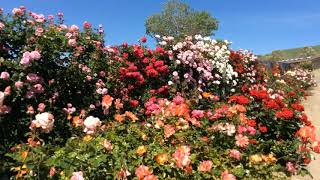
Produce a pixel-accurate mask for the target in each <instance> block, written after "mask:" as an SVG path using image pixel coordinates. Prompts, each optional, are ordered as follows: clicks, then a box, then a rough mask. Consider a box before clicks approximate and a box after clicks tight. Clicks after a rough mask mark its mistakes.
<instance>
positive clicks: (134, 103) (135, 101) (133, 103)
mask: <svg viewBox="0 0 320 180" xmlns="http://www.w3.org/2000/svg"><path fill="white" fill-rule="evenodd" d="M138 105H139V101H137V100H131V101H130V106H131V107H137V106H138Z"/></svg>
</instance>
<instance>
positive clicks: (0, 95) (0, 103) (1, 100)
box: [0, 91, 4, 107]
mask: <svg viewBox="0 0 320 180" xmlns="http://www.w3.org/2000/svg"><path fill="white" fill-rule="evenodd" d="M3 101H4V92H2V91H0V107H1V106H2V105H3Z"/></svg>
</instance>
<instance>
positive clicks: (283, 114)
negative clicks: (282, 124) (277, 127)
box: [276, 108, 294, 119]
mask: <svg viewBox="0 0 320 180" xmlns="http://www.w3.org/2000/svg"><path fill="white" fill-rule="evenodd" d="M293 116H294V113H293V111H292V110H290V109H288V108H282V109H281V111H277V112H276V118H278V119H281V118H282V119H291V118H293Z"/></svg>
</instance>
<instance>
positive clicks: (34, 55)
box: [30, 51, 41, 60]
mask: <svg viewBox="0 0 320 180" xmlns="http://www.w3.org/2000/svg"><path fill="white" fill-rule="evenodd" d="M30 57H31V59H32V60H39V59H40V58H41V55H40V53H39V51H32V52H31V53H30Z"/></svg>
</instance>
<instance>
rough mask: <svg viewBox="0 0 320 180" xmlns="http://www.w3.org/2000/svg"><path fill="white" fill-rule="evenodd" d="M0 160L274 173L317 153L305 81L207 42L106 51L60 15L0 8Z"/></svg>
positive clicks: (77, 173)
mask: <svg viewBox="0 0 320 180" xmlns="http://www.w3.org/2000/svg"><path fill="white" fill-rule="evenodd" d="M0 15H1V17H0V35H1V36H0V59H1V62H0V126H1V127H2V128H1V130H0V131H1V132H0V135H1V136H0V143H1V145H2V146H1V147H0V157H1V158H0V163H1V164H0V165H1V167H2V169H3V171H4V172H6V173H7V174H8V175H10V176H12V177H13V178H14V177H15V178H18V179H19V178H31V179H34V178H38V179H115V178H116V179H139V180H142V179H144V180H148V179H149V180H151V179H186V178H190V179H223V180H227V179H277V178H278V179H281V178H286V177H288V176H291V175H292V174H306V173H308V172H307V170H306V169H305V167H306V165H307V164H308V163H310V161H311V160H312V153H313V152H317V153H319V152H320V143H319V142H320V141H319V140H318V139H317V138H316V136H315V127H314V126H313V125H312V123H311V121H310V120H309V119H308V117H307V116H306V114H305V112H304V107H303V106H302V105H301V100H302V98H303V97H304V96H305V95H306V93H305V90H306V88H308V87H310V85H312V83H313V82H312V77H311V76H310V74H308V73H306V72H304V71H303V70H295V71H290V72H286V73H281V71H280V70H279V69H277V68H276V67H275V68H274V69H273V70H272V71H268V70H266V69H265V67H263V66H262V65H260V64H258V62H257V61H256V57H255V56H254V54H253V53H252V52H249V51H245V50H239V51H234V50H232V49H231V48H230V47H229V43H228V42H227V41H216V40H212V39H210V38H208V37H201V36H200V35H197V36H195V37H186V39H185V40H184V41H182V42H177V41H176V40H175V39H174V38H173V37H159V36H157V38H158V45H157V47H156V48H155V49H150V48H148V47H146V46H145V45H144V43H145V42H146V41H147V39H146V38H145V37H143V38H141V39H140V41H139V43H138V44H134V45H128V44H127V43H123V44H122V45H119V46H107V45H105V43H104V40H103V28H102V26H99V27H98V28H97V29H94V28H93V27H92V26H91V24H90V23H89V22H84V24H83V28H79V27H78V26H76V25H71V26H67V25H65V24H63V23H64V21H63V14H62V13H58V15H57V17H55V16H53V15H49V16H47V17H46V16H44V15H42V14H36V13H34V12H27V10H26V8H25V7H20V8H15V9H14V10H13V12H12V14H8V15H3V11H2V10H1V11H0Z"/></svg>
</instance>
